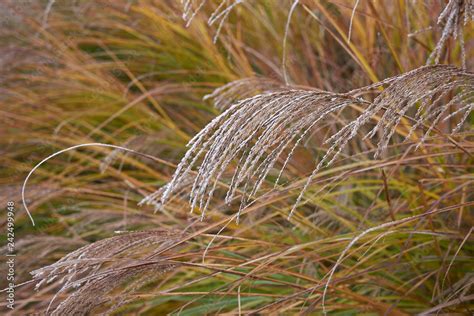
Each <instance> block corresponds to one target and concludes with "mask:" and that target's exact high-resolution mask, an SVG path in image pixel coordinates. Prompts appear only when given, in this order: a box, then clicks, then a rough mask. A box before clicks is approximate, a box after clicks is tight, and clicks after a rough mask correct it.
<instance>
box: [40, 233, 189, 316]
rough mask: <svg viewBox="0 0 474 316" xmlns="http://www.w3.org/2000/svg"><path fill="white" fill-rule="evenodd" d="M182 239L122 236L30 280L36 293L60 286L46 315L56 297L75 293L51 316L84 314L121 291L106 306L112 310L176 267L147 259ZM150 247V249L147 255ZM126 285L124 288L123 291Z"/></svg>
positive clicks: (156, 235)
mask: <svg viewBox="0 0 474 316" xmlns="http://www.w3.org/2000/svg"><path fill="white" fill-rule="evenodd" d="M181 236H182V234H181V233H180V232H170V231H165V230H155V231H142V232H131V233H122V234H120V235H118V236H114V237H111V238H107V239H103V240H100V241H97V242H94V243H92V244H89V245H87V246H84V247H82V248H79V249H77V250H75V251H73V252H71V253H69V254H68V255H66V256H65V257H63V258H62V259H60V260H59V261H57V262H56V263H54V264H52V265H49V266H46V267H43V268H41V269H38V270H35V271H33V272H32V275H33V279H34V280H36V281H37V284H36V288H37V289H38V288H39V287H41V286H43V285H45V284H48V283H52V282H56V281H58V282H59V283H60V284H62V287H61V288H60V290H59V291H58V292H57V293H56V295H55V296H54V298H53V299H52V301H51V302H50V304H49V307H48V311H49V310H50V309H51V307H52V306H53V303H54V300H55V299H56V297H57V296H58V295H59V294H64V293H66V292H67V291H70V290H74V291H73V292H72V293H71V294H70V295H69V296H67V298H66V299H64V300H63V301H62V302H61V303H60V304H58V305H57V306H56V307H55V309H54V311H53V312H52V314H53V315H74V314H75V313H81V314H83V313H87V312H88V311H91V310H92V309H94V308H96V307H98V306H100V305H102V304H104V303H106V302H107V301H109V299H108V295H112V294H111V293H110V292H112V291H113V290H114V289H116V288H120V293H114V294H113V295H115V297H114V300H113V301H114V302H115V303H114V305H113V306H109V309H111V310H113V309H115V308H117V307H119V306H120V304H121V302H124V300H126V295H125V294H126V293H127V292H129V291H133V290H136V289H138V288H139V287H140V286H141V285H143V284H144V283H145V282H147V281H149V280H151V278H152V277H154V278H155V279H156V277H157V276H158V275H159V274H161V273H163V272H166V271H167V270H169V269H171V268H173V267H174V266H175V264H171V263H169V262H168V261H166V260H162V259H156V258H155V259H152V258H151V257H150V256H149V255H150V251H153V252H154V253H157V252H159V251H160V250H163V249H165V248H167V247H170V246H172V245H174V244H175V243H176V242H177V241H178V240H179V239H180V238H181ZM151 246H153V249H152V250H149V251H146V250H147V247H151ZM157 246H158V247H157ZM125 281H126V282H127V286H125V287H122V285H123V284H124V282H125Z"/></svg>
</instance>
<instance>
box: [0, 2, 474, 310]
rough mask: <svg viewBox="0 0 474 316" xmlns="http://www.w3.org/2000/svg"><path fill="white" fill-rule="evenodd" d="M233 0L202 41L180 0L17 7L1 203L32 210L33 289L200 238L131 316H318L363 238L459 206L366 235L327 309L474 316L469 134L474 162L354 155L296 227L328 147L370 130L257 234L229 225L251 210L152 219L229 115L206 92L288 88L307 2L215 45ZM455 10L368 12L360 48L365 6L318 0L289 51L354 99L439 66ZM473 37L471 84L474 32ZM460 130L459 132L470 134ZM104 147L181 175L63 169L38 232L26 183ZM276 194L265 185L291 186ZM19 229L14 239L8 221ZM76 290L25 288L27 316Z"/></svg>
mask: <svg viewBox="0 0 474 316" xmlns="http://www.w3.org/2000/svg"><path fill="white" fill-rule="evenodd" d="M218 4H219V1H209V3H208V4H207V5H206V6H205V7H204V9H203V11H202V12H200V13H199V14H197V15H196V17H195V18H194V20H193V21H192V23H191V24H190V26H189V27H185V22H184V21H183V20H182V17H181V16H182V7H181V4H180V3H179V2H178V1H162V0H155V1H153V0H137V1H125V0H117V1H105V0H94V1H54V3H53V4H52V6H51V8H50V10H47V8H48V2H47V1H4V2H3V3H2V4H0V8H1V12H2V13H0V14H1V15H0V16H1V21H2V22H1V23H2V28H1V31H0V43H1V44H0V55H1V57H0V83H1V85H0V90H1V93H0V105H1V106H0V123H1V126H0V135H1V137H0V144H1V145H0V152H1V157H0V163H1V166H2V168H1V171H0V188H1V191H2V194H1V200H2V205H6V201H8V200H14V201H15V202H16V204H17V206H18V213H17V216H16V222H15V226H16V235H17V236H16V238H17V239H16V242H17V251H18V259H17V283H20V282H23V281H27V280H29V279H30V276H29V272H30V271H31V270H33V269H35V268H39V267H41V266H44V265H46V264H50V263H52V262H54V261H55V260H57V259H59V258H61V257H62V256H63V255H64V254H66V253H68V252H70V251H72V250H74V249H76V248H78V247H79V246H82V245H85V244H88V243H91V242H94V241H97V240H100V239H103V238H106V237H110V236H113V235H114V232H115V231H136V230H147V229H156V228H160V229H168V230H180V231H181V230H184V229H186V232H189V233H190V234H191V235H190V236H191V237H189V238H187V239H186V242H183V243H182V244H181V245H180V246H179V247H177V248H175V249H173V253H172V256H173V258H174V260H176V261H181V262H186V263H188V264H183V265H182V266H179V267H177V268H176V269H173V270H171V271H168V272H166V273H164V274H162V275H157V276H156V278H154V279H150V280H149V281H150V282H149V283H147V284H144V285H142V286H141V287H140V288H138V289H136V291H135V292H134V293H133V294H130V295H132V298H133V299H132V300H131V301H130V302H129V303H128V304H126V305H125V306H121V307H120V308H119V309H117V310H116V311H115V312H114V313H116V314H118V315H128V314H143V315H162V314H167V313H178V312H179V313H180V314H181V315H203V314H217V313H227V314H229V315H230V314H239V313H242V314H246V313H255V314H281V315H285V314H286V315H292V314H296V313H299V312H302V311H306V312H307V313H308V314H315V315H318V314H321V302H320V300H321V292H322V289H323V286H324V279H323V278H324V276H325V275H326V274H327V273H328V271H329V270H330V269H331V267H332V266H333V265H334V263H335V261H336V260H337V258H338V256H339V254H340V253H341V251H342V250H343V249H344V248H345V247H346V246H347V244H348V243H349V241H350V240H351V239H352V238H353V237H355V236H357V234H358V233H360V232H361V231H363V230H364V229H366V228H369V227H373V226H376V225H378V224H380V223H383V222H387V221H390V220H391V219H401V218H404V217H406V216H411V215H417V214H421V213H423V212H425V211H427V210H434V209H439V210H446V211H444V212H443V213H442V214H437V215H435V216H432V217H429V218H423V219H422V220H420V221H415V222H409V223H406V224H404V225H398V226H394V227H391V228H390V229H388V230H386V231H375V232H372V233H370V234H368V235H366V236H364V238H363V239H362V240H361V241H360V242H359V243H358V244H357V245H356V246H355V247H354V248H353V249H352V250H351V251H350V252H349V254H348V256H347V257H346V259H345V260H344V262H343V265H342V266H341V268H340V269H338V270H337V272H336V274H335V278H334V280H335V282H334V285H333V286H331V287H330V292H329V294H328V298H327V302H326V308H327V310H328V311H330V312H331V314H334V315H339V314H340V315H374V314H375V315H377V314H380V315H383V314H385V315H407V314H414V313H419V312H422V311H426V310H429V309H430V308H434V309H435V311H434V312H438V311H440V312H441V313H451V314H452V315H455V314H466V315H467V314H471V313H472V309H473V304H472V301H473V298H472V286H473V283H474V275H473V273H472V267H473V263H474V261H473V259H472V255H473V250H474V247H473V243H472V238H473V237H472V235H471V233H472V226H473V222H474V221H473V213H472V201H473V189H472V188H473V187H474V186H473V185H472V182H473V180H474V178H473V164H472V162H473V159H472V155H471V154H469V152H471V153H472V148H473V142H472V139H473V134H472V132H471V131H469V130H468V131H464V132H462V133H459V134H457V135H456V136H455V138H456V141H457V142H458V143H459V144H460V145H461V146H462V147H463V148H467V149H468V151H469V152H468V153H466V152H464V151H461V150H459V149H458V148H456V147H454V146H453V145H452V144H450V143H448V142H447V141H446V140H445V139H444V138H442V137H433V138H430V139H429V140H428V141H427V143H426V145H424V146H423V148H422V149H421V150H418V151H414V146H413V144H412V143H404V144H399V143H394V144H392V146H391V147H390V151H389V153H388V154H387V156H385V157H383V159H380V160H374V159H372V156H371V153H372V152H373V150H374V148H375V145H374V144H373V143H372V140H364V141H358V142H353V143H351V147H350V149H349V151H348V152H347V153H345V156H344V159H343V160H342V161H340V162H339V163H338V164H336V165H334V166H332V167H331V168H328V169H325V170H323V171H322V172H320V174H319V175H318V177H317V181H315V183H314V184H313V185H312V186H311V187H310V189H309V190H308V192H307V193H306V194H305V198H306V199H307V201H308V202H307V203H306V204H305V205H303V206H301V207H299V208H298V212H297V214H295V216H294V217H293V218H292V219H291V221H288V220H287V214H288V211H289V209H291V206H292V204H293V203H294V201H295V198H296V197H297V195H298V193H299V190H298V183H300V186H299V188H301V183H304V181H305V179H306V177H307V176H308V175H309V173H310V172H311V170H312V168H313V167H314V162H315V160H314V158H317V155H319V152H320V150H324V145H323V144H322V142H321V141H320V140H321V137H323V136H324V135H326V134H327V133H328V132H329V131H334V129H335V128H336V127H337V125H336V123H341V122H347V121H349V120H350V119H351V118H352V117H353V116H350V115H347V114H346V115H347V116H346V117H344V116H341V117H339V118H338V119H339V120H340V122H327V123H326V122H325V126H323V127H322V128H321V129H318V130H317V131H315V132H314V134H312V135H311V136H310V137H309V139H308V140H307V142H306V143H305V144H304V146H300V147H299V148H298V150H297V152H296V154H295V157H294V158H293V160H292V161H291V163H290V166H289V168H288V171H287V172H286V173H285V179H286V181H287V184H286V185H285V188H283V189H282V190H281V191H278V192H276V193H274V194H271V195H269V196H268V197H266V198H264V199H261V200H257V201H256V202H255V203H254V204H253V205H252V206H251V207H250V208H249V209H247V211H246V212H245V215H244V216H243V217H242V219H241V222H240V224H239V225H236V223H235V222H233V221H229V218H231V216H232V215H233V214H234V212H235V207H232V206H227V205H224V204H223V203H219V202H216V203H215V204H214V205H212V210H211V211H209V212H208V214H207V216H206V218H205V219H204V221H203V222H199V221H198V219H199V214H190V213H189V206H188V204H187V199H186V197H184V196H178V197H176V198H175V199H174V200H173V201H172V203H171V204H170V205H168V206H167V207H166V208H165V210H164V211H163V212H159V213H156V214H154V212H153V209H152V208H150V207H138V206H137V203H138V202H139V201H140V200H141V199H142V198H143V196H145V195H147V194H149V193H151V192H153V191H154V190H156V188H157V187H160V186H162V185H164V184H165V183H166V182H167V181H169V180H170V177H171V175H172V173H173V171H174V169H175V167H176V165H177V164H178V163H179V161H180V159H181V157H182V156H183V155H184V153H185V150H186V148H185V145H186V143H187V142H188V141H189V140H190V139H191V137H192V136H193V135H195V134H196V133H197V132H198V131H199V130H200V129H201V128H202V127H203V126H205V124H206V123H207V122H209V121H210V120H211V119H212V118H213V117H215V116H216V115H217V114H218V111H217V110H216V109H214V108H213V106H212V104H211V103H210V102H208V101H203V100H202V97H203V96H204V95H205V94H207V93H210V92H212V91H213V90H214V89H215V88H217V87H219V86H222V85H223V84H225V83H227V82H230V81H232V80H236V79H240V78H245V77H252V76H255V75H257V76H264V77H269V78H272V79H274V80H276V81H280V82H281V81H283V73H282V55H283V36H284V32H285V24H286V21H287V16H288V11H289V8H290V6H291V4H292V2H291V1H283V0H281V1H279V0H278V1H256V0H255V1H244V2H243V3H241V4H240V5H238V6H236V7H235V9H234V10H232V12H231V14H230V15H229V18H228V21H227V22H226V23H225V24H224V26H223V29H222V31H221V34H220V36H219V37H218V40H217V42H216V43H215V44H214V43H213V37H214V35H215V33H216V31H217V30H216V28H215V27H210V26H208V25H207V17H208V16H209V14H210V12H212V11H213V10H214V9H215V8H216V7H217V5H218ZM444 4H445V2H444V1H408V0H400V1H389V0H385V1H377V2H372V1H361V2H360V4H359V5H358V7H357V8H356V10H355V14H354V20H353V29H352V34H351V40H350V41H348V38H347V35H348V27H349V24H350V19H351V15H352V10H353V7H354V1H349V0H347V1H346V0H337V1H319V0H305V1H301V3H300V5H299V6H298V7H297V9H296V10H295V12H294V14H293V17H292V19H291V24H290V32H289V36H288V39H287V41H288V42H287V51H286V54H287V62H286V69H287V72H288V75H289V78H290V82H291V83H292V84H295V85H301V86H311V87H314V88H319V89H324V90H329V91H335V92H344V91H348V90H350V89H353V88H357V87H360V86H363V85H367V84H370V83H373V82H377V81H379V80H382V79H384V78H387V77H390V76H394V75H397V74H400V73H403V72H406V71H409V70H412V69H414V68H417V67H419V66H421V65H423V64H425V62H426V60H427V58H428V56H429V54H430V52H431V50H432V49H433V47H434V46H435V45H436V43H437V41H438V39H439V36H440V32H439V29H437V28H436V27H435V25H436V20H437V17H438V15H439V13H440V12H441V11H442V8H443V5H444ZM430 26H432V28H431V29H427V28H429V27H430ZM419 31H420V32H419ZM464 33H465V34H464V36H465V44H466V51H467V58H466V60H467V69H468V70H471V69H472V67H473V58H472V55H473V53H472V49H471V48H472V43H473V36H474V32H473V28H472V23H471V24H468V26H467V27H465V32H464ZM460 51H461V48H460V45H459V43H458V42H457V41H455V40H454V39H450V40H449V41H448V44H447V47H446V49H445V50H444V52H443V56H442V61H441V62H442V63H449V64H454V65H457V66H461V57H460V56H461V54H460ZM355 114H356V111H355V110H354V115H355ZM443 124H444V125H443ZM443 124H440V125H441V126H440V129H441V130H443V131H447V130H449V128H450V124H451V125H452V123H451V122H449V121H448V122H447V123H443ZM470 124H472V118H471V122H470ZM408 128H409V127H407V129H408ZM92 142H101V143H109V144H115V145H120V146H124V147H127V148H131V149H134V150H136V151H139V152H142V153H146V154H149V155H152V156H155V157H157V158H159V159H160V161H161V162H160V161H156V160H150V159H146V158H144V157H140V156H136V155H133V154H129V153H121V152H120V151H114V150H113V149H109V148H101V147H88V148H83V149H78V150H75V151H70V152H68V153H65V154H63V155H60V156H58V157H55V158H54V159H52V160H50V161H48V162H47V163H46V164H45V165H43V166H42V167H40V168H39V169H38V170H37V172H36V173H35V174H34V175H33V177H32V178H31V184H30V185H29V186H28V188H27V202H28V205H29V208H30V210H32V212H33V216H34V218H35V221H36V226H35V227H32V226H31V223H30V222H29V219H28V217H27V216H26V214H25V213H24V212H22V211H21V208H20V196H19V194H20V186H21V183H22V181H23V180H24V178H25V176H26V174H27V173H28V172H29V170H31V168H33V166H34V165H35V164H36V163H38V162H39V161H41V160H42V159H43V158H44V157H46V156H48V155H50V154H52V153H54V152H56V151H58V150H61V149H63V148H66V147H69V146H73V145H77V144H82V143H92ZM101 166H102V170H101ZM341 175H342V177H341ZM272 180H273V181H274V179H269V180H268V181H267V182H268V183H266V188H264V189H267V190H268V189H269V188H272V186H273V183H272ZM216 201H219V199H216ZM0 223H1V225H2V227H3V226H4V225H5V224H6V217H5V216H2V218H1V219H0ZM2 231H3V230H2ZM218 232H220V234H219V236H218V237H215V236H216V234H217V233H218ZM211 240H213V243H212V244H211V245H210V246H209V249H208V250H207V252H206V256H205V259H204V260H203V254H204V252H205V250H206V247H208V245H209V243H210V241H211ZM4 268H5V267H4V266H2V269H4ZM2 271H3V270H2ZM4 281H5V280H4V279H2V280H1V282H2V283H1V284H2V286H1V287H2V288H4V287H5V286H4ZM57 286H58V285H57V284H55V283H52V284H50V285H47V286H46V287H44V288H40V290H39V291H34V290H33V285H32V284H31V283H29V284H27V285H25V286H22V287H20V288H18V290H17V307H16V308H17V309H16V311H17V312H18V313H19V314H27V313H32V312H35V311H38V310H45V309H46V306H47V305H48V304H49V301H50V300H51V299H52V297H53V295H54V293H55V290H57ZM465 297H468V298H470V299H468V300H466V299H463V298H465ZM60 298H61V297H60ZM60 298H58V299H57V300H58V301H59V300H60ZM460 298H461V299H460ZM446 302H447V303H450V304H447V303H446ZM2 304H3V302H2ZM443 304H445V305H446V307H444V306H442V307H443V308H440V306H441V305H443ZM3 306H4V305H2V308H3Z"/></svg>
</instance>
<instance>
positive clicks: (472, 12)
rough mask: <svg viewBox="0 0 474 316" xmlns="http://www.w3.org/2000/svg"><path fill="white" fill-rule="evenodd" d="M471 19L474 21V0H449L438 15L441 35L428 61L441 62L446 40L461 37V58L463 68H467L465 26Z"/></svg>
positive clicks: (429, 62)
mask: <svg viewBox="0 0 474 316" xmlns="http://www.w3.org/2000/svg"><path fill="white" fill-rule="evenodd" d="M469 21H474V1H473V0H449V2H448V4H447V5H446V6H445V7H444V10H443V11H442V12H441V14H440V15H439V17H438V21H437V24H438V26H440V27H442V29H443V31H442V33H441V37H440V39H439V40H438V43H437V44H436V47H435V49H434V50H433V51H432V52H431V55H430V57H429V58H428V61H427V63H428V64H431V63H432V62H434V63H435V64H437V63H439V60H440V58H441V53H442V50H443V48H444V46H445V45H446V41H447V40H448V38H449V37H450V36H452V37H454V38H455V39H458V38H459V42H460V45H461V59H462V63H463V68H464V69H466V52H465V45H464V32H463V26H466V25H467V24H468V23H469Z"/></svg>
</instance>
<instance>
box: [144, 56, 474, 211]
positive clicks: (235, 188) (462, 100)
mask: <svg viewBox="0 0 474 316" xmlns="http://www.w3.org/2000/svg"><path fill="white" fill-rule="evenodd" d="M247 82H248V81H247ZM244 83H245V82H237V83H231V84H229V85H227V86H226V87H223V88H220V89H219V90H218V91H217V92H215V93H213V94H212V95H211V97H212V98H214V99H215V100H216V101H217V106H218V107H219V108H222V109H226V110H225V111H224V112H223V113H222V114H221V115H219V116H218V117H216V118H215V119H214V120H213V121H212V122H210V123H209V124H208V125H207V126H206V127H205V128H204V129H203V130H202V131H201V132H200V133H198V134H197V135H196V136H195V137H194V138H193V139H192V140H191V141H190V142H189V144H188V147H189V149H188V151H187V153H186V155H185V156H184V158H183V159H182V161H181V163H180V164H179V166H178V168H177V170H176V172H175V174H174V176H173V178H172V180H171V181H170V182H169V183H168V184H167V185H166V186H165V187H164V188H162V189H161V190H159V191H157V192H155V193H154V194H152V195H150V196H149V197H148V198H146V199H145V200H143V202H144V203H148V204H153V205H155V207H157V208H159V207H161V206H162V205H164V204H165V203H167V202H168V200H169V199H170V197H171V196H173V195H174V193H175V192H176V191H177V190H178V189H180V188H182V187H183V183H185V182H189V181H190V180H189V179H190V177H191V178H192V179H193V180H192V181H193V185H192V188H191V190H190V204H191V209H194V208H195V207H199V208H200V210H201V214H202V216H204V214H205V211H206V209H207V208H208V206H209V203H210V201H211V199H212V196H213V193H214V192H215V190H216V187H217V185H218V183H219V181H220V180H221V179H222V178H223V177H224V174H225V172H226V171H227V169H228V167H229V165H230V164H231V163H232V162H233V161H234V160H237V161H238V164H237V167H236V168H235V171H234V173H233V175H232V179H231V180H230V184H229V185H228V190H227V196H226V199H225V201H226V202H227V203H230V202H231V201H232V200H233V198H234V197H235V196H236V195H237V192H241V207H240V209H239V214H240V212H241V211H242V209H244V208H245V207H246V206H247V205H248V203H249V202H250V198H251V197H252V196H255V194H256V193H257V192H258V190H259V188H260V186H261V185H262V183H263V181H264V180H265V178H266V176H267V175H268V174H269V172H270V171H271V170H272V168H273V167H274V166H275V163H276V162H277V160H278V158H279V157H280V156H281V155H282V153H283V152H284V150H285V149H287V148H288V147H289V146H290V145H291V144H293V145H292V147H291V149H290V151H289V154H288V156H287V158H286V160H285V163H284V164H283V166H282V168H281V171H280V176H281V174H282V171H283V170H284V168H285V166H286V164H287V163H288V161H289V160H290V158H291V156H292V154H293V153H294V150H295V148H296V147H297V146H298V145H299V144H300V142H301V141H302V140H303V139H304V138H305V136H307V135H308V133H309V132H310V131H311V130H312V129H313V128H315V127H317V126H318V124H322V123H323V122H324V121H325V120H327V119H328V118H329V117H330V116H331V115H332V114H334V113H335V112H339V111H341V110H343V109H345V108H347V107H351V106H358V107H359V108H363V109H364V110H363V111H362V113H360V114H359V116H357V117H356V118H355V119H354V120H352V121H350V122H349V123H348V124H346V125H345V126H343V127H342V128H341V129H340V130H339V131H338V132H336V133H335V134H333V135H332V136H330V137H329V138H327V139H326V140H325V142H326V143H327V144H328V145H329V148H328V150H327V151H326V152H325V154H324V156H323V157H322V158H321V159H320V160H319V162H318V164H317V166H316V167H315V169H314V171H313V173H312V175H311V176H310V177H309V178H308V180H307V182H306V185H305V186H304V188H303V190H302V191H301V193H300V195H299V197H298V199H297V201H296V203H295V204H294V207H293V209H292V211H291V213H292V212H293V211H294V209H295V207H296V206H297V205H298V204H299V202H300V201H301V199H302V196H303V193H304V192H305V191H306V189H307V188H308V186H309V184H310V183H311V181H312V179H313V177H314V176H315V174H316V173H317V172H318V171H319V170H320V169H321V168H322V167H323V166H325V165H329V164H331V163H333V162H334V161H335V160H336V158H337V157H338V156H339V155H340V153H341V151H342V149H343V148H345V147H346V145H347V144H348V142H349V141H351V140H352V139H354V138H355V137H356V136H358V137H361V138H363V137H373V136H375V135H379V142H378V146H377V151H376V153H375V155H376V156H379V155H380V154H381V153H382V152H383V151H384V150H386V148H387V146H388V144H389V141H390V139H391V138H392V136H393V134H394V132H395V131H396V129H397V128H398V126H399V125H400V122H401V120H402V119H403V118H404V117H407V112H408V111H409V110H410V109H414V108H416V107H418V109H417V110H416V114H415V115H414V116H413V117H407V118H408V119H409V120H410V121H412V122H413V125H412V127H411V130H410V132H409V134H408V137H409V136H410V135H411V134H412V133H413V132H414V130H415V129H417V128H418V127H421V126H423V127H427V131H426V132H425V134H424V136H423V137H422V138H421V139H420V140H419V143H422V142H423V141H424V140H425V138H426V137H427V136H428V135H429V134H430V133H431V132H432V130H433V129H434V128H435V127H436V125H437V123H438V122H439V121H441V120H446V119H448V118H450V117H453V116H459V117H460V119H459V121H458V124H457V126H456V127H455V128H454V130H453V132H456V131H458V130H459V129H460V128H461V127H462V125H463V122H464V121H465V120H466V119H467V117H468V115H469V114H470V113H471V111H472V109H473V102H472V101H473V98H474V91H473V87H474V74H472V73H469V72H466V71H464V70H461V69H458V68H456V67H453V66H448V65H434V66H424V67H421V68H418V69H415V70H413V71H410V72H407V73H405V74H402V75H399V76H395V77H391V78H388V79H386V80H383V81H381V82H379V83H376V84H373V85H370V86H367V87H363V88H360V89H356V90H352V91H350V92H348V93H344V94H338V93H333V92H326V91H319V90H311V89H294V88H293V87H286V88H285V87H284V86H280V87H279V89H278V90H277V91H274V92H264V93H261V94H257V95H255V96H253V97H249V98H246V99H243V100H241V101H239V102H237V103H234V104H233V105H232V106H230V107H229V106H228V104H226V103H225V102H223V101H222V100H223V99H224V98H222V97H220V95H221V94H227V95H230V96H231V98H235V96H236V94H237V93H238V92H239V91H241V90H242V91H245V93H247V92H246V89H241V87H243V85H244ZM262 85H263V86H265V84H264V83H263V84H262ZM382 87H385V89H383V90H382V89H381V88H382ZM373 94H376V97H375V98H374V99H373V101H371V100H370V99H369V98H364V96H367V95H369V96H372V95H373ZM244 95H245V94H244ZM452 107H455V108H456V110H455V111H454V112H453V113H451V114H449V115H448V114H447V113H448V110H449V109H451V108H452ZM376 115H379V116H380V118H379V119H378V122H377V124H375V126H374V127H373V128H372V129H371V130H370V131H369V132H368V133H366V135H365V136H364V135H360V133H361V128H362V127H365V128H370V127H371V126H373V122H374V120H373V118H374V116H376ZM195 167H197V168H196V171H194V169H195ZM280 176H279V177H278V178H277V180H276V182H277V183H278V180H279V178H280ZM291 213H290V215H291Z"/></svg>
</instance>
